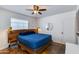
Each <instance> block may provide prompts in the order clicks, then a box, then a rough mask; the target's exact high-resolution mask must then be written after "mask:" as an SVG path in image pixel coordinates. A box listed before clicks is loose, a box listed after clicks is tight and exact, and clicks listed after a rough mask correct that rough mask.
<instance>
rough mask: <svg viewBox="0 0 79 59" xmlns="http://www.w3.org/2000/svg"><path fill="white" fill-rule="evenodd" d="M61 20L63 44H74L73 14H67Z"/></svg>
mask: <svg viewBox="0 0 79 59" xmlns="http://www.w3.org/2000/svg"><path fill="white" fill-rule="evenodd" d="M66 15H68V16H65V17H64V19H63V39H64V42H68V43H75V41H76V40H75V19H76V18H75V12H70V13H67V14H66Z"/></svg>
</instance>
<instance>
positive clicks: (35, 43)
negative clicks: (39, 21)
mask: <svg viewBox="0 0 79 59" xmlns="http://www.w3.org/2000/svg"><path fill="white" fill-rule="evenodd" d="M18 41H19V42H20V43H22V44H24V45H25V46H27V47H29V48H32V49H36V48H39V47H42V46H44V45H45V44H47V43H48V42H49V41H51V35H47V34H37V33H35V34H30V35H24V36H23V35H19V36H18Z"/></svg>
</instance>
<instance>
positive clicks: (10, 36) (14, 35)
mask: <svg viewBox="0 0 79 59" xmlns="http://www.w3.org/2000/svg"><path fill="white" fill-rule="evenodd" d="M30 31H34V32H36V33H37V32H38V30H37V29H24V30H13V31H12V32H10V33H8V42H9V43H12V42H15V41H16V40H17V36H18V34H19V33H20V32H30Z"/></svg>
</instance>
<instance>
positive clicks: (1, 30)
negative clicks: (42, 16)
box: [0, 9, 37, 50]
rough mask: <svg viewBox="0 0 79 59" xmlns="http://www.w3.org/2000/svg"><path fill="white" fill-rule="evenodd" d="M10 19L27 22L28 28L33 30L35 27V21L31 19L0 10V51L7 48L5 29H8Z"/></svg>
mask: <svg viewBox="0 0 79 59" xmlns="http://www.w3.org/2000/svg"><path fill="white" fill-rule="evenodd" d="M11 17H14V18H20V19H25V20H28V21H29V28H35V27H36V26H37V23H36V20H35V19H34V18H33V17H29V16H24V15H21V14H17V13H14V12H9V11H7V10H4V9H0V50H1V49H4V48H6V47H8V35H7V34H8V33H7V29H8V27H10V19H11Z"/></svg>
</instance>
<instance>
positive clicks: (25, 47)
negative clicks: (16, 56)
mask: <svg viewBox="0 0 79 59" xmlns="http://www.w3.org/2000/svg"><path fill="white" fill-rule="evenodd" d="M51 43H52V41H50V42H49V43H48V44H46V45H44V46H42V47H40V48H38V49H31V48H28V47H27V46H25V45H23V44H21V43H19V44H18V47H19V48H20V49H21V50H23V51H25V52H27V53H28V54H41V53H42V52H43V51H45V49H47V48H48V47H49V46H50V45H51Z"/></svg>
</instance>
